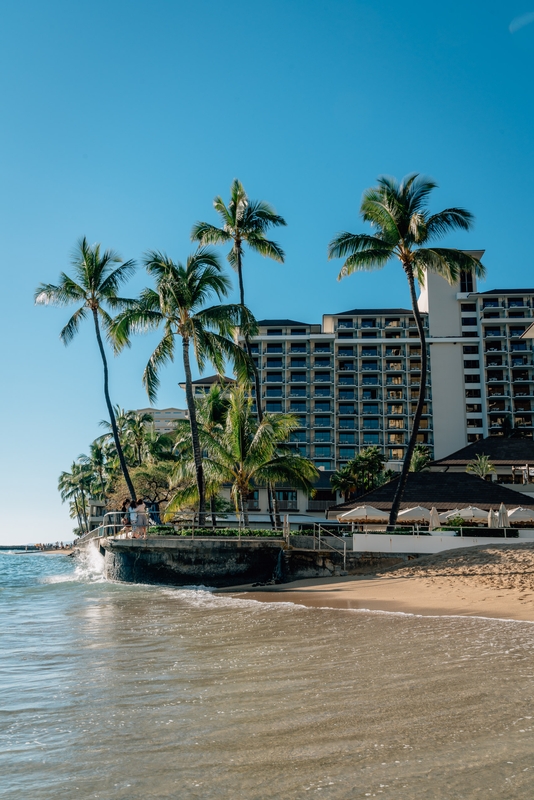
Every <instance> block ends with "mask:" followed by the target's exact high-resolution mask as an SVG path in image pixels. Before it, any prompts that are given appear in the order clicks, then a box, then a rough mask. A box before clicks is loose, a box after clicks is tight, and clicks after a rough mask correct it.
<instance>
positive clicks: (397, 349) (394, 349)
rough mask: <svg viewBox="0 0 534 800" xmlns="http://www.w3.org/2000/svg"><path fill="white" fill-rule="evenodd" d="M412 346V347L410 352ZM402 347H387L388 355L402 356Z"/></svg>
mask: <svg viewBox="0 0 534 800" xmlns="http://www.w3.org/2000/svg"><path fill="white" fill-rule="evenodd" d="M411 351H412V348H410V353H411ZM400 354H401V349H400V347H386V356H400Z"/></svg>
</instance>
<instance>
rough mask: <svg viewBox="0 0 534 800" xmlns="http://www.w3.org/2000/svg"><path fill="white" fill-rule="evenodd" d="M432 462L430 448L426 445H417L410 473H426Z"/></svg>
mask: <svg viewBox="0 0 534 800" xmlns="http://www.w3.org/2000/svg"><path fill="white" fill-rule="evenodd" d="M431 460H432V459H431V456H430V448H429V447H427V446H426V445H425V444H416V445H415V447H414V449H413V453H412V460H411V462H410V472H424V471H425V469H428V465H429V464H430V462H431Z"/></svg>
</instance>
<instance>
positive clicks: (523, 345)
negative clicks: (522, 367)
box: [510, 342, 528, 353]
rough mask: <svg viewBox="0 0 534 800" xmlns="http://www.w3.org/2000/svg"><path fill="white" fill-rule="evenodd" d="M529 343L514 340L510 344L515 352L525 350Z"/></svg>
mask: <svg viewBox="0 0 534 800" xmlns="http://www.w3.org/2000/svg"><path fill="white" fill-rule="evenodd" d="M527 349H528V348H527V343H526V342H512V343H511V345H510V350H511V351H512V352H513V353H517V352H518V351H523V352H524V351H525V350H527Z"/></svg>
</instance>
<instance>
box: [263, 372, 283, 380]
mask: <svg viewBox="0 0 534 800" xmlns="http://www.w3.org/2000/svg"><path fill="white" fill-rule="evenodd" d="M265 380H266V381H267V382H268V383H282V382H283V378H282V373H281V372H268V373H267V374H266V376H265Z"/></svg>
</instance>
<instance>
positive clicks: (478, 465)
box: [465, 455, 496, 480]
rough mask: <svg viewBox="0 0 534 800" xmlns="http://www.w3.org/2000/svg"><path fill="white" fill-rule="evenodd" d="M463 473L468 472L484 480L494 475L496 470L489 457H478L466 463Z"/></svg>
mask: <svg viewBox="0 0 534 800" xmlns="http://www.w3.org/2000/svg"><path fill="white" fill-rule="evenodd" d="M465 471H466V472H469V473H470V474H471V475H478V477H479V478H483V479H484V480H485V479H486V478H487V477H488V475H492V474H493V473H495V472H496V469H495V467H494V466H493V464H492V463H491V461H490V459H489V456H484V455H478V456H476V458H474V459H473V460H472V461H470V462H469V463H468V465H467V466H466V468H465Z"/></svg>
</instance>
